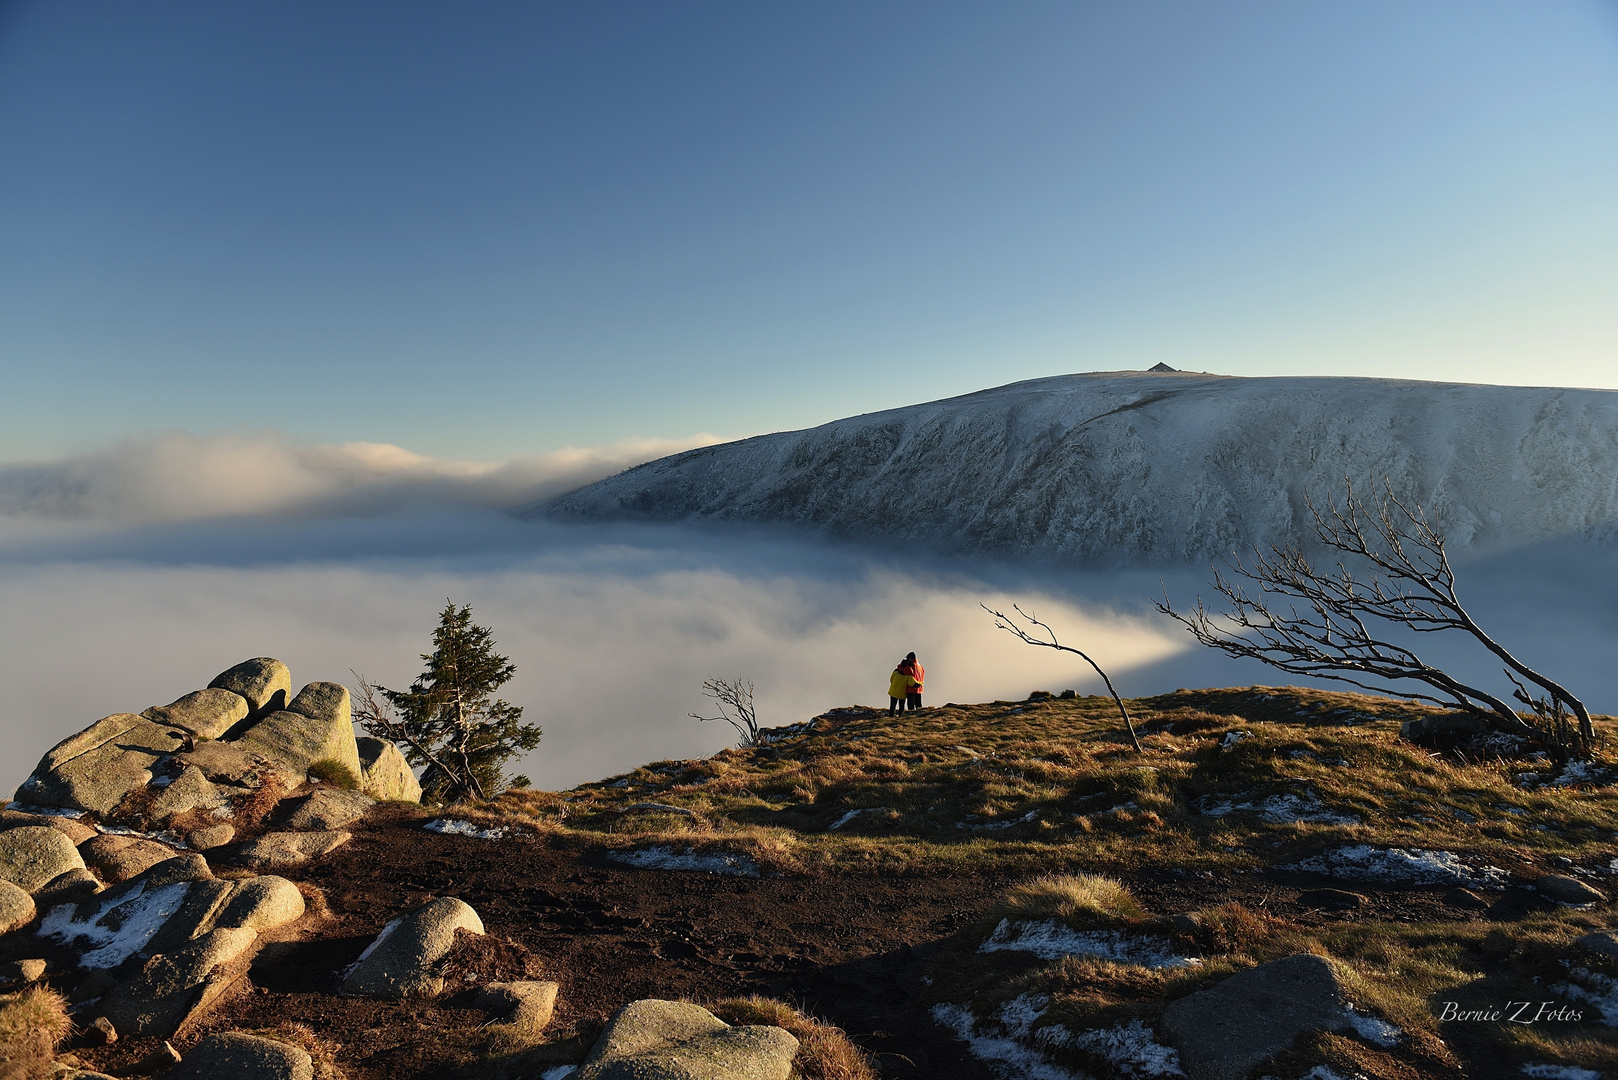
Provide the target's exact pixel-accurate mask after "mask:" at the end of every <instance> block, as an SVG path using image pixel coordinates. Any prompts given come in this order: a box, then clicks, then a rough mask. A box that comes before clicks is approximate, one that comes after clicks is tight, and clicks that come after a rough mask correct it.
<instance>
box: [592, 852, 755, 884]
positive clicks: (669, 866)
mask: <svg viewBox="0 0 1618 1080" xmlns="http://www.w3.org/2000/svg"><path fill="white" fill-rule="evenodd" d="M607 858H609V859H611V860H613V861H614V862H621V863H628V864H629V865H630V866H635V867H639V868H640V869H642V870H693V871H697V872H700V873H705V874H724V875H726V876H728V877H758V876H759V868H758V863H756V862H754V861H753V860H752V859H749V858H748V857H747V856H746V855H737V854H734V853H732V852H729V851H709V852H704V853H703V854H701V855H698V854H696V853H695V852H694V851H693V850H692V849H691V848H686V849H685V851H684V852H676V851H674V850H673V849H672V848H666V847H649V848H640V849H638V850H635V851H609V852H608V853H607Z"/></svg>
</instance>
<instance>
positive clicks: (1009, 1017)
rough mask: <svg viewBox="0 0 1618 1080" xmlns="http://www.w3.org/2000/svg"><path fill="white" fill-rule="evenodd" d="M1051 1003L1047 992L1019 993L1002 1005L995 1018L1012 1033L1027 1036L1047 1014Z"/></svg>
mask: <svg viewBox="0 0 1618 1080" xmlns="http://www.w3.org/2000/svg"><path fill="white" fill-rule="evenodd" d="M1050 1003H1051V999H1050V997H1049V996H1048V995H1045V994H1018V995H1017V996H1016V997H1014V998H1012V999H1011V1000H1010V1001H1008V1002H1006V1003H1005V1004H1004V1005H1002V1006H1000V1011H999V1012H998V1013H996V1014H995V1019H997V1020H999V1021H1000V1025H1001V1026H1002V1027H1004V1028H1005V1029H1006V1030H1007V1031H1008V1032H1010V1033H1011V1034H1012V1035H1016V1036H1026V1035H1027V1034H1028V1033H1029V1032H1030V1031H1032V1030H1033V1029H1034V1025H1035V1024H1036V1023H1038V1022H1039V1018H1040V1017H1041V1016H1044V1015H1045V1010H1046V1009H1047V1008H1048V1007H1049V1006H1050Z"/></svg>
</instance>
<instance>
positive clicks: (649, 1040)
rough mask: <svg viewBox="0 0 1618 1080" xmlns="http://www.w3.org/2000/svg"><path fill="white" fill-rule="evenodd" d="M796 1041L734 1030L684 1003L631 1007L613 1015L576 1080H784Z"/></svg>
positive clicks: (769, 1032)
mask: <svg viewBox="0 0 1618 1080" xmlns="http://www.w3.org/2000/svg"><path fill="white" fill-rule="evenodd" d="M797 1053H798V1040H797V1039H795V1038H793V1037H792V1035H791V1034H790V1033H789V1032H787V1031H786V1030H784V1029H782V1028H778V1027H770V1026H762V1025H749V1026H741V1027H732V1026H730V1025H729V1024H727V1023H725V1022H724V1021H723V1020H721V1019H719V1018H718V1017H717V1016H715V1015H713V1013H711V1012H709V1011H708V1010H707V1009H704V1008H702V1007H701V1006H699V1005H692V1004H691V1003H689V1002H684V1001H656V1000H644V1001H632V1002H630V1003H629V1004H628V1005H625V1006H624V1007H623V1008H621V1009H619V1010H618V1011H617V1012H616V1013H614V1014H613V1017H612V1019H611V1020H609V1021H608V1022H607V1027H606V1030H605V1031H603V1032H602V1033H601V1038H600V1039H599V1040H597V1041H596V1044H595V1046H594V1047H593V1048H592V1049H591V1050H590V1054H589V1056H588V1057H586V1058H585V1059H584V1064H583V1065H582V1066H581V1067H580V1068H579V1073H578V1080H787V1077H788V1076H790V1075H791V1073H792V1059H793V1058H794V1057H795V1056H796V1055H797Z"/></svg>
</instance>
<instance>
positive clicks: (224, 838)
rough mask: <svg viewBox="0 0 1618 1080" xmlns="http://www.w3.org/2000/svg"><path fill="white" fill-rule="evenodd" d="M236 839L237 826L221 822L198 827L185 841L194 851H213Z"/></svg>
mask: <svg viewBox="0 0 1618 1080" xmlns="http://www.w3.org/2000/svg"><path fill="white" fill-rule="evenodd" d="M234 839H236V827H235V826H234V825H225V824H219V825H209V826H208V827H207V828H204V829H198V830H197V831H196V832H194V833H192V834H191V835H190V836H187V837H186V838H185V842H186V843H188V844H190V845H191V848H192V850H194V851H212V850H213V849H214V848H217V847H224V846H225V845H226V844H228V843H230V842H231V841H232V840H234Z"/></svg>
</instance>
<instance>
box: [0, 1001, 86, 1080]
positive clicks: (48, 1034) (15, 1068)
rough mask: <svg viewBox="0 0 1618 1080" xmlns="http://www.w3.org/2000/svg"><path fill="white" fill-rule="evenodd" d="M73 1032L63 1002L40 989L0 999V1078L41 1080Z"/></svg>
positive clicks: (49, 1073) (71, 1022) (49, 1072)
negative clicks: (1, 1076) (63, 1043)
mask: <svg viewBox="0 0 1618 1080" xmlns="http://www.w3.org/2000/svg"><path fill="white" fill-rule="evenodd" d="M72 1032H73V1021H72V1020H70V1019H69V1018H68V1015H67V999H66V998H64V997H63V996H62V995H61V994H58V993H57V992H56V991H55V990H52V989H49V988H48V987H44V986H30V987H29V988H28V989H26V990H24V991H22V992H21V993H17V994H6V995H3V996H0V1075H4V1076H5V1077H6V1078H7V1080H44V1078H46V1077H49V1076H51V1075H52V1073H53V1071H54V1070H53V1069H52V1067H51V1062H52V1061H53V1060H54V1059H55V1057H56V1048H57V1047H58V1046H60V1045H62V1042H63V1040H65V1039H66V1038H67V1037H68V1036H69V1035H70V1034H72Z"/></svg>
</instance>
